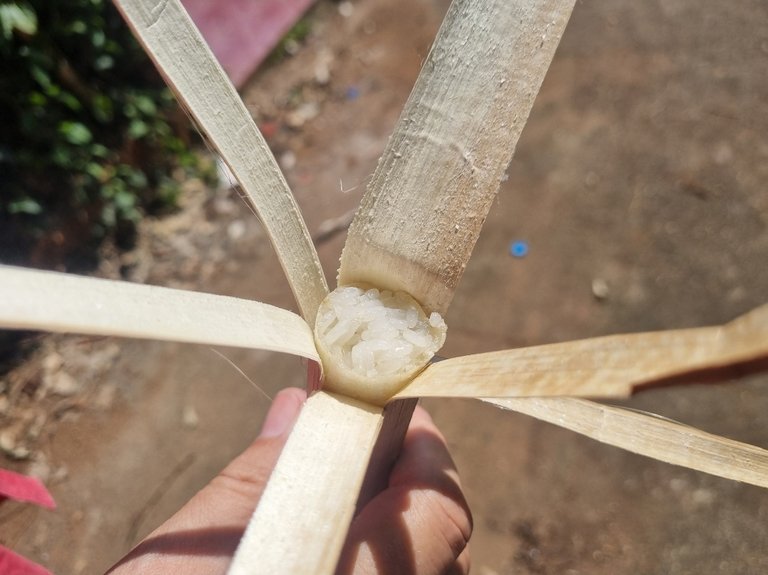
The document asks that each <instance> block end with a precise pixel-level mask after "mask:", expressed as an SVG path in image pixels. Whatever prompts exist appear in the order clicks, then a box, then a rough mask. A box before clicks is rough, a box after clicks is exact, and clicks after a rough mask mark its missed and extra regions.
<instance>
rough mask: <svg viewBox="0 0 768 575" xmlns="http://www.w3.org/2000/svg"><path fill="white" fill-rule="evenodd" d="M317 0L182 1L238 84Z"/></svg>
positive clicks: (233, 81)
mask: <svg viewBox="0 0 768 575" xmlns="http://www.w3.org/2000/svg"><path fill="white" fill-rule="evenodd" d="M313 3H314V0H219V1H218V2H211V1H210V0H182V4H184V7H185V8H186V9H187V12H189V15H190V16H191V17H192V20H194V22H195V24H196V25H197V27H198V28H199V29H200V32H201V33H202V34H203V37H204V38H205V41H206V42H208V45H209V46H210V47H211V50H212V51H213V53H214V54H215V55H216V58H218V60H219V62H220V63H221V65H222V67H223V68H224V70H226V72H227V74H228V75H229V78H230V80H232V83H233V84H234V85H235V87H237V88H240V87H242V85H243V84H244V83H245V81H246V80H247V79H248V78H249V77H250V76H251V74H253V73H254V72H255V71H256V68H258V66H259V64H261V63H262V62H263V61H264V58H266V57H267V56H268V55H269V53H270V52H271V51H272V49H273V48H274V47H275V46H276V45H277V43H278V42H279V41H280V39H281V38H282V37H283V36H285V34H286V32H288V31H289V30H290V29H291V27H292V26H293V25H294V23H296V21H297V20H298V19H299V18H301V16H302V14H304V12H306V10H307V9H308V8H309V7H310V6H311V5H312V4H313Z"/></svg>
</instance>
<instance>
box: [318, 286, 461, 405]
mask: <svg viewBox="0 0 768 575" xmlns="http://www.w3.org/2000/svg"><path fill="white" fill-rule="evenodd" d="M446 330H447V328H446V325H445V321H443V318H442V317H441V316H440V314H439V313H437V312H432V313H431V314H429V315H427V314H426V313H425V312H424V310H423V309H422V307H421V306H420V305H419V303H418V302H417V301H416V300H415V299H413V298H412V297H411V296H410V295H408V294H407V293H405V292H394V291H389V290H379V289H376V288H373V287H369V286H342V287H339V288H337V289H336V290H334V291H333V292H331V294H329V295H328V297H327V298H326V299H325V300H323V302H322V303H321V304H320V309H319V311H318V314H317V320H316V322H315V341H316V345H317V348H318V352H319V354H320V357H321V359H322V362H323V369H324V377H325V384H324V388H325V389H328V390H329V391H333V392H336V393H340V394H344V395H347V396H349V397H353V398H356V399H359V400H361V401H366V402H368V403H373V404H376V405H384V404H385V403H386V402H387V401H388V400H389V399H391V398H392V396H393V395H394V394H395V393H397V392H398V391H399V390H400V389H401V388H402V387H403V386H404V385H405V384H406V383H407V382H408V381H410V380H411V379H412V378H413V377H414V376H415V375H416V374H417V373H419V372H420V371H421V370H422V369H424V367H425V366H426V365H427V363H428V362H429V360H430V359H432V357H433V356H434V355H435V353H436V352H437V351H438V350H439V349H440V348H441V347H442V345H443V343H444V342H445V334H446Z"/></svg>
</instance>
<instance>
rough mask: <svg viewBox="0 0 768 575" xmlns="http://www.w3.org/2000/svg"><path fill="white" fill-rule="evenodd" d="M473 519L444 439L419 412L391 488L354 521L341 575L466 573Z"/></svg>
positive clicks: (395, 471) (343, 554) (345, 548)
mask: <svg viewBox="0 0 768 575" xmlns="http://www.w3.org/2000/svg"><path fill="white" fill-rule="evenodd" d="M471 532H472V518H471V515H470V512H469V507H468V506H467V503H466V500H465V499H464V496H463V494H462V492H461V484H460V482H459V477H458V473H457V471H456V467H455V465H454V463H453V460H452V459H451V456H450V454H449V453H448V448H447V447H446V444H445V439H444V438H443V436H442V434H441V433H440V432H439V431H438V429H437V428H436V427H435V425H434V423H433V422H432V419H431V418H430V417H429V415H428V414H427V412H426V411H424V410H423V409H421V408H417V410H416V411H415V412H414V416H413V418H412V420H411V425H410V426H409V429H408V433H407V434H406V437H405V441H404V442H403V449H402V452H401V455H400V457H399V459H398V461H397V463H396V464H395V467H394V469H393V470H392V473H391V474H390V481H389V487H388V488H387V489H386V490H385V491H383V492H382V493H381V494H379V495H378V496H376V497H375V498H374V499H373V500H371V502H370V503H369V504H368V505H367V506H366V507H365V508H364V509H363V510H362V511H361V512H360V514H359V515H358V516H357V517H356V518H355V519H354V521H353V523H352V527H351V529H350V534H349V538H348V540H347V543H346V545H345V547H344V551H343V553H342V559H341V562H340V564H339V569H338V571H337V573H339V574H344V575H351V574H352V573H354V574H355V575H359V574H366V575H367V574H373V573H376V574H380V575H384V574H387V575H388V574H398V575H400V574H402V575H445V574H446V573H466V572H467V571H468V568H469V555H468V553H467V552H465V549H466V548H467V543H468V541H469V537H470V535H471Z"/></svg>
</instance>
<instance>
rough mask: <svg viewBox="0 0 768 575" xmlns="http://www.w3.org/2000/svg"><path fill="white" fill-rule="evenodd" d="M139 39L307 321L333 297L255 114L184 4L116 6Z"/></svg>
mask: <svg viewBox="0 0 768 575" xmlns="http://www.w3.org/2000/svg"><path fill="white" fill-rule="evenodd" d="M115 4H116V5H117V7H118V8H119V9H120V11H121V12H122V14H123V16H124V17H125V19H126V21H127V22H128V24H129V25H130V26H131V28H132V29H133V32H134V35H135V36H136V37H137V38H138V40H139V41H140V42H141V43H142V44H143V45H144V48H145V50H146V51H147V54H149V56H150V57H151V58H152V59H153V60H154V62H155V64H156V66H157V67H158V69H159V70H160V72H161V73H162V74H163V76H164V77H165V80H166V82H168V84H169V85H170V86H171V87H172V88H173V89H174V91H175V92H176V95H177V97H178V98H179V100H180V101H181V102H182V103H183V104H184V106H185V107H186V108H187V110H188V111H189V112H190V113H191V114H192V116H193V117H194V118H195V120H196V121H197V123H198V125H199V126H200V128H201V129H202V130H203V131H204V132H205V133H206V135H207V136H208V138H209V140H210V141H211V143H212V144H213V145H214V146H215V147H216V149H217V150H218V151H219V152H220V153H221V155H222V156H223V158H224V160H225V161H226V162H227V164H228V165H229V167H230V169H231V170H232V173H233V174H234V175H235V177H236V178H237V181H238V182H239V183H240V185H241V186H242V189H243V190H244V191H245V193H246V194H247V195H248V197H249V199H250V201H251V202H252V205H253V207H254V209H255V210H256V212H257V213H258V215H259V218H260V219H261V221H262V223H263V224H264V227H265V228H266V230H267V233H268V234H269V237H270V239H271V240H272V244H273V246H274V248H275V251H276V252H277V256H278V258H279V259H280V263H281V265H282V266H283V270H284V271H285V275H286V277H287V278H288V282H289V284H290V286H291V289H292V290H293V294H294V296H295V298H296V301H297V302H298V304H299V308H300V309H301V313H302V315H303V316H304V319H305V320H307V322H308V323H309V324H310V325H314V322H315V315H316V314H317V307H318V305H320V302H321V301H322V299H323V298H324V297H325V295H326V294H327V293H328V287H327V285H326V283H325V276H324V275H323V271H322V268H321V267H320V261H319V259H318V257H317V252H316V251H315V247H314V245H313V244H312V240H311V238H310V236H309V232H308V231H307V228H306V225H305V224H304V220H303V219H302V217H301V213H300V212H299V208H298V206H297V205H296V202H295V200H294V198H293V195H292V194H291V191H290V189H289V188H288V184H287V183H286V181H285V178H284V177H283V175H282V173H281V172H280V168H279V167H278V165H277V162H276V161H275V158H274V156H273V155H272V152H270V150H269V148H268V147H267V144H266V142H265V141H264V138H263V137H262V135H261V133H260V132H259V129H258V128H257V127H256V124H255V123H254V121H253V119H252V118H251V115H250V113H249V112H248V110H247V109H246V107H245V104H243V102H242V100H241V99H240V97H239V96H238V94H237V91H236V90H235V88H234V86H232V84H231V83H230V81H229V79H228V78H227V76H226V73H225V72H224V70H223V69H222V68H221V66H220V65H219V63H218V62H217V61H216V58H215V57H214V56H213V54H212V53H211V51H210V49H209V48H208V46H207V44H206V43H205V40H203V37H202V36H201V35H200V32H199V31H198V30H197V28H196V27H195V25H194V23H193V22H192V20H191V19H190V18H189V16H188V15H187V13H186V11H185V10H184V8H183V7H182V5H181V3H180V2H179V1H178V0H160V1H158V0H115Z"/></svg>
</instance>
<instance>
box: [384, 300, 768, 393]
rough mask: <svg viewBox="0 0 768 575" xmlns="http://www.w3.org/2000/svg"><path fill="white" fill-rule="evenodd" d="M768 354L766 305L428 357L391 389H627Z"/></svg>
mask: <svg viewBox="0 0 768 575" xmlns="http://www.w3.org/2000/svg"><path fill="white" fill-rule="evenodd" d="M762 357H768V305H764V306H761V307H759V308H757V309H755V310H753V311H751V312H749V313H747V314H745V315H743V316H741V317H739V318H737V319H735V320H734V321H732V322H730V323H727V324H725V325H723V326H717V327H705V328H697V329H683V330H671V331H659V332H651V333H639V334H627V335H613V336H608V337H598V338H594V339H587V340H583V341H572V342H567V343H556V344H550V345H541V346H535V347H527V348H522V349H510V350H505V351H494V352H490V353H481V354H476V355H467V356H464V357H457V358H453V359H447V360H445V361H441V362H438V363H435V364H432V365H430V366H429V367H428V368H427V369H426V370H424V371H423V372H422V373H421V374H419V375H418V376H417V377H416V378H415V379H414V380H413V381H412V382H411V383H410V384H409V385H408V386H406V387H405V389H403V390H402V391H400V392H399V393H398V394H397V395H396V397H426V396H432V397H447V396H451V397H535V396H555V395H568V396H575V397H626V396H628V395H630V394H631V393H632V390H633V388H634V387H636V386H638V385H641V384H645V383H649V382H653V381H656V380H659V379H661V378H667V377H671V376H677V375H681V374H685V373H688V372H693V371H698V370H701V369H705V368H717V367H724V366H728V365H733V364H736V363H740V362H745V361H750V360H754V359H760V358H762Z"/></svg>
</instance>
